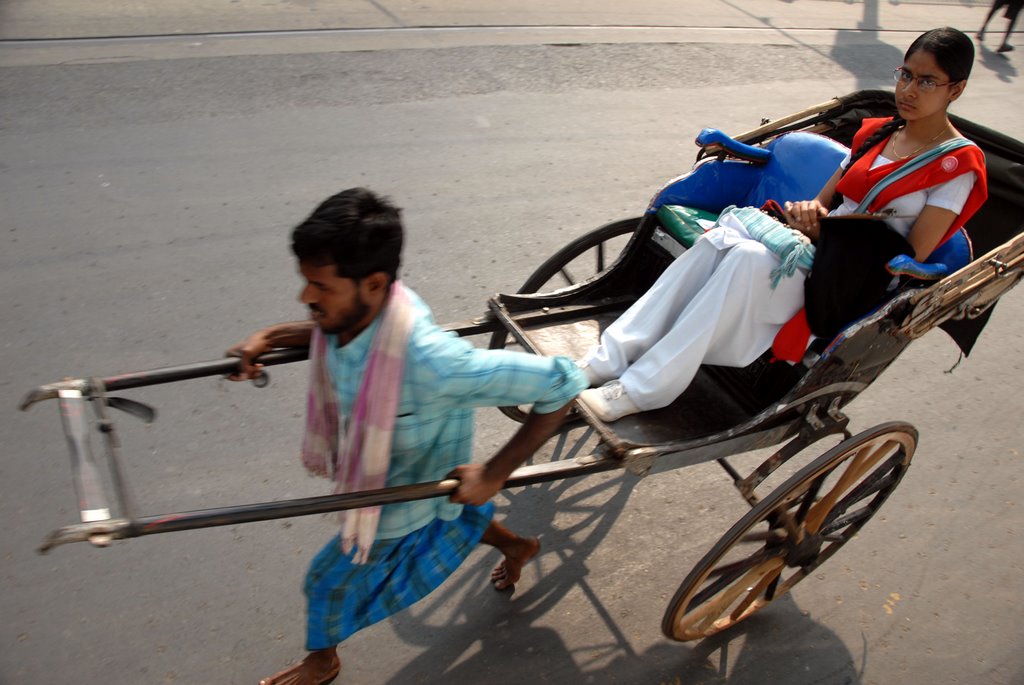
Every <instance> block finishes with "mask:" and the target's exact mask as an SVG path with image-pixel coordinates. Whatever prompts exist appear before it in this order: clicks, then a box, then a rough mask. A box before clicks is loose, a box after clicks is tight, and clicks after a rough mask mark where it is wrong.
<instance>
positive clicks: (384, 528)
mask: <svg viewBox="0 0 1024 685" xmlns="http://www.w3.org/2000/svg"><path fill="white" fill-rule="evenodd" d="M406 290H407V292H408V293H409V297H410V299H411V300H412V303H413V307H414V309H415V312H416V314H415V315H416V322H415V324H414V325H413V329H412V333H411V335H410V336H409V351H408V353H407V355H406V361H405V372H404V374H403V378H402V393H401V397H400V398H399V403H398V417H397V418H396V419H395V427H394V435H393V437H392V445H391V466H390V469H389V471H388V478H387V485H388V486H389V487H391V486H396V485H409V484H412V483H422V482H424V481H434V480H440V479H442V478H444V477H445V476H446V475H447V474H448V473H449V472H450V471H451V470H452V469H454V468H455V467H456V466H458V465H460V464H467V463H469V462H470V461H471V459H472V456H473V455H472V450H473V425H474V424H473V421H474V419H473V409H474V408H475V407H499V406H511V405H520V404H531V403H532V404H533V408H534V411H536V412H537V413H540V414H546V413H550V412H553V411H555V410H556V409H558V408H560V407H562V406H564V405H565V404H567V403H568V402H569V401H570V400H572V399H573V398H574V397H575V396H576V395H577V394H579V392H580V391H582V390H584V389H585V388H586V387H587V380H586V378H585V376H584V375H583V373H582V372H581V371H580V370H579V369H578V368H576V365H575V364H573V362H572V361H571V360H569V359H568V358H566V357H542V356H537V355H533V354H524V353H521V352H509V351H504V350H482V349H478V348H475V347H473V346H472V345H470V344H469V343H468V342H467V341H465V340H463V339H461V338H459V337H458V336H456V335H455V334H454V333H449V332H445V331H442V330H441V329H440V328H438V326H437V325H436V324H435V323H434V318H433V315H432V314H431V312H430V308H429V307H427V305H426V304H425V303H424V302H423V300H421V299H420V298H419V297H418V296H417V295H416V294H415V293H413V292H412V291H411V290H408V289H406ZM379 325H380V317H377V319H376V320H375V321H374V322H373V323H372V324H371V325H370V326H369V327H368V328H367V329H366V330H364V331H363V332H362V333H360V334H359V335H358V336H357V337H356V338H355V339H354V340H352V341H351V342H350V343H348V344H347V345H345V346H343V347H339V346H338V340H337V336H333V335H332V336H328V337H327V340H328V353H327V364H328V368H329V370H330V373H331V378H333V379H334V383H335V386H336V387H337V391H338V398H339V401H340V403H341V405H340V409H341V411H342V413H343V415H344V416H350V415H351V413H352V405H353V403H354V402H355V398H356V394H357V393H358V392H359V384H360V381H361V380H362V375H363V369H364V367H365V365H366V360H367V357H368V356H369V352H370V344H371V342H372V341H373V335H374V333H375V332H376V331H377V328H378V326H379ZM461 512H462V505H459V504H452V503H451V502H449V501H448V499H447V498H444V497H435V498H433V499H429V500H421V501H417V502H404V503H400V504H389V505H386V506H384V507H383V508H382V511H381V517H380V523H379V525H378V527H377V539H388V538H398V537H402V536H404V535H408V534H409V533H411V532H413V531H414V530H417V529H419V528H421V527H423V526H425V525H427V524H428V523H430V522H431V521H433V520H434V519H435V518H441V519H444V520H447V521H450V520H453V519H455V518H458V516H459V514H460V513H461Z"/></svg>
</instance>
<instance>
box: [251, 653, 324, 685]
mask: <svg viewBox="0 0 1024 685" xmlns="http://www.w3.org/2000/svg"><path fill="white" fill-rule="evenodd" d="M340 672H341V659H340V658H339V657H338V652H337V651H336V650H334V649H321V650H319V651H316V652H310V653H309V654H308V655H307V656H306V658H305V659H303V660H302V661H300V662H299V663H297V664H295V665H294V666H292V667H291V668H286V669H285V670H283V671H281V672H280V673H275V674H274V675H272V676H270V677H269V678H264V679H263V680H261V681H260V685H327V683H329V682H331V681H332V680H334V679H335V678H337V677H338V673H340Z"/></svg>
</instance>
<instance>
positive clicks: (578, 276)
mask: <svg viewBox="0 0 1024 685" xmlns="http://www.w3.org/2000/svg"><path fill="white" fill-rule="evenodd" d="M640 221H641V217H634V218H632V219H622V220H621V221H614V222H612V223H610V224H605V225H604V226H601V227H600V228H595V229H594V230H593V231H591V232H589V233H586V234H584V235H581V236H580V237H579V238H576V239H575V240H573V241H571V242H569V243H568V244H567V245H566V246H565V247H563V248H562V249H560V250H558V251H557V252H555V253H554V254H553V255H551V256H550V257H548V258H547V259H546V260H544V262H543V263H542V264H541V265H540V266H539V267H537V270H536V271H534V272H533V274H531V275H530V277H529V278H527V279H526V282H525V283H523V285H521V286H520V287H519V290H517V291H516V293H517V294H520V295H530V294H533V293H538V292H541V291H542V288H545V286H551V287H549V288H547V289H545V290H544V291H543V292H548V291H550V290H557V289H558V288H565V287H568V286H571V285H576V284H577V283H581V282H583V281H585V280H587V279H589V278H593V277H594V276H596V275H598V274H600V273H601V272H602V271H604V270H605V269H607V268H608V267H609V266H611V264H612V263H613V262H614V261H615V259H616V258H617V257H618V256H619V253H620V252H621V251H622V250H621V249H618V250H616V248H615V247H614V246H611V245H609V243H611V241H613V240H615V239H616V238H619V237H621V236H624V235H629V234H631V233H633V231H635V230H636V227H637V226H638V225H639V224H640ZM588 252H593V254H592V255H587V253H588ZM590 259H593V261H592V262H591V261H590ZM570 266H571V267H572V269H571V270H570V268H569V267H570ZM555 278H558V279H560V280H561V281H564V282H561V283H557V284H554V285H552V284H551V281H552V280H553V279H555ZM507 343H508V334H506V333H505V332H504V331H499V332H496V333H494V334H492V335H491V342H490V344H489V347H490V349H492V350H500V349H503V348H504V347H505V345H506V344H507ZM499 410H500V411H501V413H502V414H504V415H505V416H507V417H509V418H510V419H512V420H513V421H518V422H519V423H522V422H523V421H525V420H526V412H524V411H523V410H522V409H520V408H519V407H499Z"/></svg>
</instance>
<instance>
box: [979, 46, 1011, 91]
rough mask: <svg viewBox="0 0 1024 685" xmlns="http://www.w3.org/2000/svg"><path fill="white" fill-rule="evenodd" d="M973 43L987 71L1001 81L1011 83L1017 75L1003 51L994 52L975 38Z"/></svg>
mask: <svg viewBox="0 0 1024 685" xmlns="http://www.w3.org/2000/svg"><path fill="white" fill-rule="evenodd" d="M974 45H975V46H976V47H977V48H978V58H979V59H980V61H981V64H982V66H984V67H985V68H986V69H988V70H989V71H991V72H993V73H994V74H995V75H996V78H998V79H999V80H1000V81H1002V82H1003V83H1013V82H1014V80H1015V79H1016V78H1017V76H1018V75H1019V72H1018V71H1017V67H1015V66H1014V64H1013V62H1011V61H1010V58H1009V57H1007V56H1006V53H1004V52H996V51H995V50H993V49H991V48H990V47H988V46H987V45H985V44H984V43H982V42H981V41H979V40H977V39H975V41H974Z"/></svg>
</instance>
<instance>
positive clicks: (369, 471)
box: [302, 281, 414, 564]
mask: <svg viewBox="0 0 1024 685" xmlns="http://www.w3.org/2000/svg"><path fill="white" fill-rule="evenodd" d="M381 316H382V319H381V323H380V328H378V329H377V332H376V334H375V335H374V337H373V341H372V343H371V344H370V353H369V357H368V359H367V361H366V368H365V370H364V371H363V378H362V381H361V382H360V385H359V394H358V395H357V396H356V401H355V404H354V405H353V406H352V416H351V417H350V420H349V421H346V420H345V418H344V417H343V416H341V411H340V408H339V405H338V396H337V390H336V388H335V386H334V383H333V382H332V380H331V375H330V371H329V370H328V368H327V338H326V336H324V334H323V333H322V332H321V331H320V328H319V327H316V328H314V330H313V336H312V339H311V340H310V348H309V358H310V363H311V369H310V382H309V396H308V400H307V406H306V436H305V438H304V440H303V442H302V463H303V464H304V465H305V466H306V468H307V469H308V470H309V471H310V472H311V473H314V474H316V475H318V476H323V477H325V478H331V479H332V480H334V482H335V488H334V492H335V493H336V494H337V493H343V492H357V491H360V490H375V489H377V488H382V487H384V485H385V482H386V480H387V475H388V466H389V464H390V462H391V434H392V431H393V429H394V425H395V416H396V415H397V413H398V399H399V396H400V395H401V392H402V372H403V371H404V369H405V355H406V351H407V350H408V344H409V334H410V333H411V332H412V325H413V320H414V316H413V307H412V302H411V300H410V299H409V295H408V293H406V291H405V288H403V287H402V285H401V283H400V282H399V281H395V282H394V283H393V284H392V285H391V292H390V294H389V297H388V302H387V304H386V305H385V307H384V311H383V314H382V315H381ZM346 425H347V429H346ZM339 445H340V448H339ZM339 519H340V522H341V545H342V549H343V550H344V551H345V553H346V554H347V553H349V552H351V551H352V548H353V547H356V548H357V551H356V554H355V557H354V558H353V561H354V562H355V563H357V564H362V563H365V562H366V559H367V556H368V555H369V553H370V547H371V546H372V544H373V540H374V537H376V535H377V523H378V521H379V520H380V507H379V506H377V507H366V508H363V509H353V510H351V511H342V512H339Z"/></svg>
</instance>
